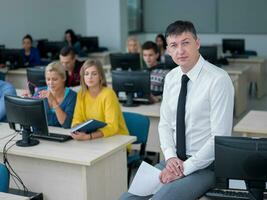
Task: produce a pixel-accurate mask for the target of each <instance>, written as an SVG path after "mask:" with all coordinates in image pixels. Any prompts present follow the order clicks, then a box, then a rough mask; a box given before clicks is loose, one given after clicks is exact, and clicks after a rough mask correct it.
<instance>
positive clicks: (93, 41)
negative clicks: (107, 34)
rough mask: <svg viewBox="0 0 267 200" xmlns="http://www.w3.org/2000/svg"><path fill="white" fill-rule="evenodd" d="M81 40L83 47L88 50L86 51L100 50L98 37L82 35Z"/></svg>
mask: <svg viewBox="0 0 267 200" xmlns="http://www.w3.org/2000/svg"><path fill="white" fill-rule="evenodd" d="M79 41H80V43H81V48H82V49H84V48H85V50H86V52H88V53H91V52H97V51H98V50H99V44H98V37H97V36H91V37H80V38H79Z"/></svg>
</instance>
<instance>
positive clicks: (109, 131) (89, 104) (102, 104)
mask: <svg viewBox="0 0 267 200" xmlns="http://www.w3.org/2000/svg"><path fill="white" fill-rule="evenodd" d="M89 119H96V120H99V121H103V122H106V123H107V126H105V127H104V128H101V129H99V130H100V131H101V132H102V133H103V135H104V137H108V136H111V135H115V134H123V135H129V132H128V129H127V127H126V124H125V121H124V118H123V115H122V112H121V108H120V104H119V102H118V99H117V96H116V94H115V92H114V91H113V90H112V89H111V88H108V87H103V89H102V90H101V92H100V93H99V94H98V96H97V97H95V98H94V97H92V96H91V95H90V93H89V92H86V93H85V94H84V95H82V92H81V90H80V91H79V92H78V95H77V100H76V105H75V110H74V115H73V120H72V126H75V125H77V124H80V123H83V122H85V121H88V120H89Z"/></svg>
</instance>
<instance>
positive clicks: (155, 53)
mask: <svg viewBox="0 0 267 200" xmlns="http://www.w3.org/2000/svg"><path fill="white" fill-rule="evenodd" d="M142 53H143V59H144V61H145V64H146V66H147V69H148V70H149V71H150V73H151V75H150V81H151V86H150V88H151V93H152V95H151V98H152V101H153V102H158V101H160V96H161V95H162V93H163V85H164V78H165V76H166V74H167V73H168V72H169V70H166V69H164V65H163V64H162V63H159V62H158V58H159V49H158V46H157V44H156V43H154V42H152V41H147V42H145V43H144V44H143V45H142Z"/></svg>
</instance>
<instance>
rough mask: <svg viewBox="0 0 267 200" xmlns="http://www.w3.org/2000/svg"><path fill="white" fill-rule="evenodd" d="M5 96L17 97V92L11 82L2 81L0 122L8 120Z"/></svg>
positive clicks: (0, 81)
mask: <svg viewBox="0 0 267 200" xmlns="http://www.w3.org/2000/svg"><path fill="white" fill-rule="evenodd" d="M5 95H16V90H15V88H14V86H13V85H11V84H10V83H9V82H6V81H2V80H0V122H4V121H5V120H6V107H5V98H4V97H5Z"/></svg>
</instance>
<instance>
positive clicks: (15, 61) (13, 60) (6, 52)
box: [1, 49, 24, 69]
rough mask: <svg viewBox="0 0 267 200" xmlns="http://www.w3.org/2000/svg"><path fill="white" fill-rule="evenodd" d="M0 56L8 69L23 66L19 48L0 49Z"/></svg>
mask: <svg viewBox="0 0 267 200" xmlns="http://www.w3.org/2000/svg"><path fill="white" fill-rule="evenodd" d="M1 57H2V61H3V62H4V63H6V64H7V67H9V68H10V69H17V68H20V67H23V66H24V63H23V57H22V51H21V49H1Z"/></svg>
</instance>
